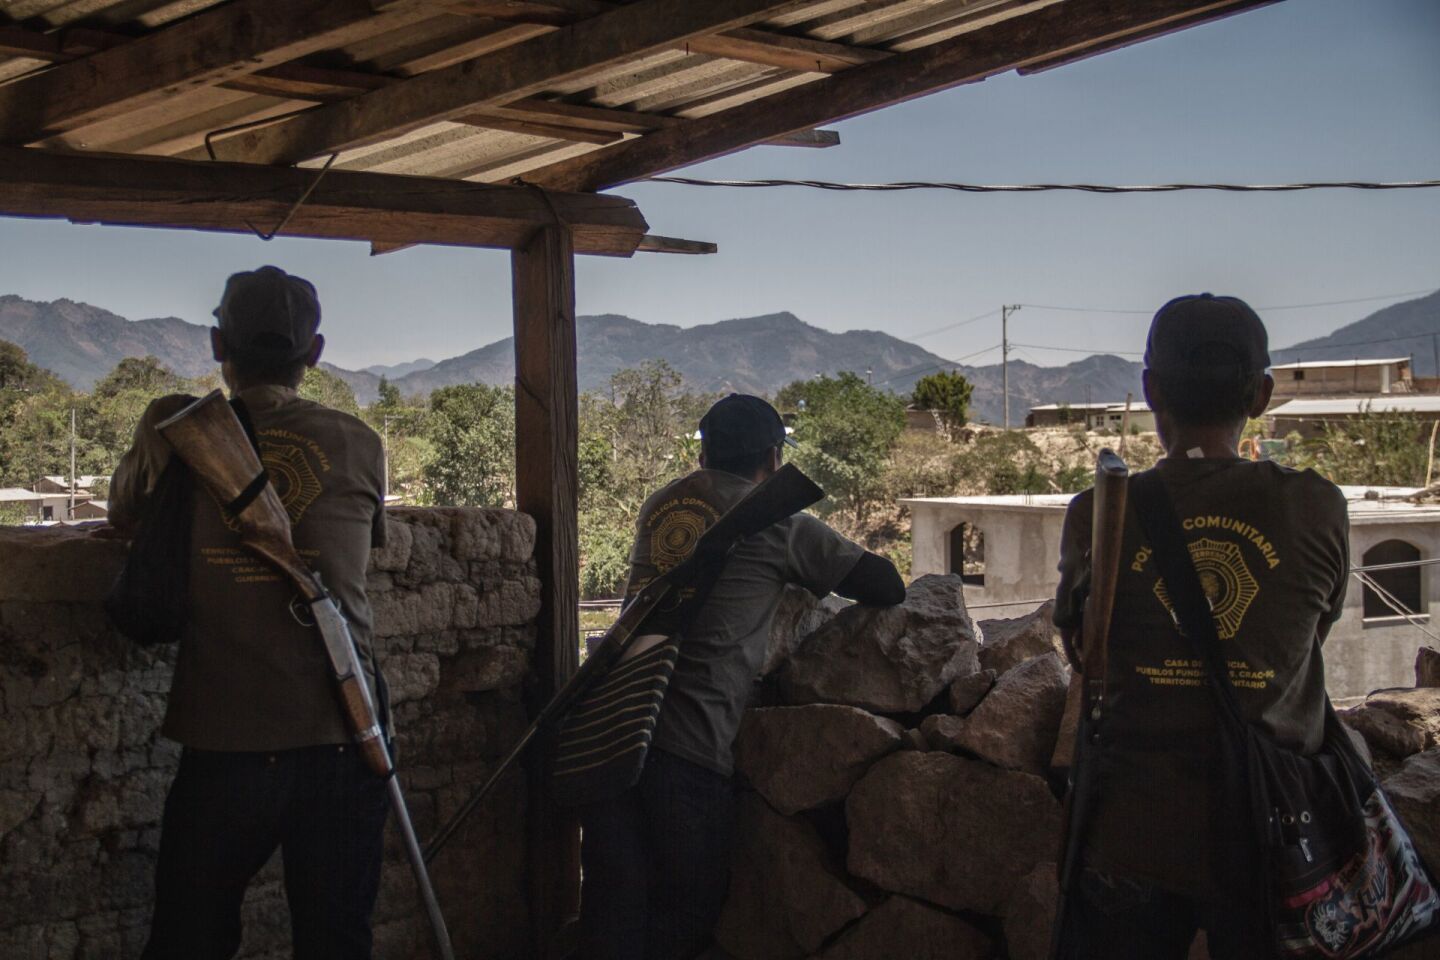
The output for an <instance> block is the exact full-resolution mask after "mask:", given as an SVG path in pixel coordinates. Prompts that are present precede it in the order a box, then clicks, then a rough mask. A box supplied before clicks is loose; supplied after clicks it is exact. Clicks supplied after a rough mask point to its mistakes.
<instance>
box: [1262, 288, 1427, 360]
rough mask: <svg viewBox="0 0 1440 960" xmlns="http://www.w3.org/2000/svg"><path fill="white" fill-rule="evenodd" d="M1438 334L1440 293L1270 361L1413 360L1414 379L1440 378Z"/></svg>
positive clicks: (1382, 312) (1373, 316)
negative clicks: (1409, 357) (1437, 351)
mask: <svg viewBox="0 0 1440 960" xmlns="http://www.w3.org/2000/svg"><path fill="white" fill-rule="evenodd" d="M1437 334H1440V290H1437V291H1436V292H1434V293H1432V294H1430V295H1429V296H1427V297H1421V298H1420V299H1418V300H1406V301H1405V302H1403V303H1396V304H1391V305H1390V306H1388V307H1384V308H1382V309H1380V310H1376V311H1375V312H1374V313H1372V314H1370V316H1368V317H1366V318H1365V319H1364V320H1357V321H1356V322H1355V323H1352V324H1349V325H1347V326H1343V327H1341V328H1340V329H1339V330H1336V331H1335V332H1334V333H1332V334H1330V335H1329V336H1328V337H1316V338H1315V339H1314V340H1306V341H1304V342H1303V343H1297V344H1295V345H1294V346H1293V347H1286V348H1285V349H1283V350H1271V351H1270V359H1271V360H1272V361H1274V362H1275V363H1293V362H1295V361H1297V360H1357V359H1358V360H1368V359H1374V358H1376V357H1408V356H1414V358H1415V364H1414V367H1413V368H1412V370H1413V373H1414V375H1415V376H1417V377H1435V376H1440V372H1437V370H1436V365H1435V361H1436V359H1437V358H1436V349H1437V345H1440V340H1437V339H1436V335H1437Z"/></svg>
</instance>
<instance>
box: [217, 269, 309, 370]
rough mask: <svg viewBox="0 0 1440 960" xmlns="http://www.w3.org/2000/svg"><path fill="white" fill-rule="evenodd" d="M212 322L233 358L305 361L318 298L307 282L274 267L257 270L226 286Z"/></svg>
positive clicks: (232, 278)
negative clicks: (214, 323) (216, 323)
mask: <svg viewBox="0 0 1440 960" xmlns="http://www.w3.org/2000/svg"><path fill="white" fill-rule="evenodd" d="M215 318H216V319H217V320H218V321H219V327H220V335H221V336H222V337H224V338H225V345H226V346H227V347H228V348H229V349H230V350H231V351H233V352H234V353H235V354H237V355H239V356H241V357H244V358H245V359H248V360H259V361H263V362H266V363H288V362H289V361H292V360H299V359H300V358H301V357H303V356H305V354H306V353H308V352H309V350H310V347H311V345H312V344H313V343H314V342H315V331H316V330H317V329H318V328H319V326H320V298H319V297H318V296H316V294H315V287H314V285H313V284H311V283H310V281H308V280H302V279H301V278H300V277H295V276H291V275H290V274H288V273H286V272H285V271H284V270H281V269H280V268H279V267H268V266H267V267H261V268H260V269H259V270H250V271H247V272H244V273H236V274H232V275H231V276H230V279H229V280H227V281H225V293H224V295H223V296H222V297H221V298H220V306H218V307H216V308H215Z"/></svg>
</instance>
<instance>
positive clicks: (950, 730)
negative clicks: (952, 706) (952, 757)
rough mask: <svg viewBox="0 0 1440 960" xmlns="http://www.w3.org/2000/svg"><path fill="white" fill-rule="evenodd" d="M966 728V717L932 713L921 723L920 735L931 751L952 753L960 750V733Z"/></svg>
mask: <svg viewBox="0 0 1440 960" xmlns="http://www.w3.org/2000/svg"><path fill="white" fill-rule="evenodd" d="M964 728H965V718H964V717H952V716H951V715H950V714H948V713H932V714H930V716H928V717H926V718H925V719H924V720H922V721H921V722H920V734H921V735H922V736H923V737H924V738H925V745H926V746H927V747H928V748H929V749H931V750H945V751H948V752H951V753H954V752H955V750H956V749H958V748H959V746H960V743H959V741H960V731H961V730H963V729H964Z"/></svg>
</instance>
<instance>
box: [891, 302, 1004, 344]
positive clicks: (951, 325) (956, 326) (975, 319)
mask: <svg viewBox="0 0 1440 960" xmlns="http://www.w3.org/2000/svg"><path fill="white" fill-rule="evenodd" d="M999 312H1000V308H999V307H996V308H995V309H994V310H986V311H985V312H984V313H982V314H979V315H978V316H974V317H971V318H970V319H969V320H961V321H960V322H959V323H947V324H945V326H943V327H936V328H935V329H934V330H926V331H925V332H924V333H912V334H910V336H909V339H911V340H920V339H923V338H924V337H933V336H934V335H935V334H937V333H944V332H945V331H947V330H957V329H959V328H960V327H965V326H969V325H970V324H972V323H979V322H980V321H981V320H984V319H985V318H986V317H993V316H995V314H997V313H999Z"/></svg>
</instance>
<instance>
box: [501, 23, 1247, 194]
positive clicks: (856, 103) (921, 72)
mask: <svg viewBox="0 0 1440 960" xmlns="http://www.w3.org/2000/svg"><path fill="white" fill-rule="evenodd" d="M1273 2H1275V0H1066V2H1065V3H1061V4H1057V5H1055V6H1049V7H1045V8H1042V9H1040V10H1037V11H1035V12H1033V13H1028V14H1025V15H1023V16H1019V17H1015V18H1014V19H1010V20H1006V21H1004V22H1002V23H1000V24H997V25H996V26H993V27H990V28H988V29H985V30H979V31H976V32H973V33H967V34H964V35H962V36H959V37H955V38H953V39H950V40H946V41H944V42H941V43H937V44H935V45H933V46H929V47H923V48H921V49H919V50H916V51H913V52H909V53H903V54H897V55H895V56H894V57H891V58H890V59H888V60H885V61H883V62H880V63H875V64H870V65H868V66H864V67H856V68H855V69H853V70H847V71H845V72H843V73H839V74H836V75H834V76H832V77H827V78H825V79H823V80H818V81H816V82H814V83H810V84H807V85H805V86H802V87H797V88H795V89H793V90H789V91H785V92H782V93H778V94H776V95H774V96H770V97H766V98H763V99H760V100H756V101H754V102H752V103H747V104H743V105H741V106H738V107H734V108H732V109H729V110H725V111H722V112H720V113H715V114H711V115H709V116H705V117H700V118H697V119H694V120H689V121H687V122H686V123H685V124H683V125H681V126H675V127H669V128H666V129H664V130H657V131H655V132H653V133H650V134H647V135H645V136H643V137H639V138H636V139H632V140H628V141H626V142H625V143H621V144H616V145H615V146H613V147H606V148H602V149H600V150H596V151H593V152H591V153H587V154H584V155H582V156H579V157H575V158H573V159H570V160H562V161H560V162H558V163H553V164H550V165H548V166H545V167H539V168H537V169H535V170H531V171H529V172H527V173H526V175H525V177H526V179H527V180H529V181H531V182H534V183H539V184H542V185H544V186H546V187H549V188H551V189H557V190H602V189H605V188H606V187H612V186H616V185H618V184H621V183H628V182H630V181H633V180H639V179H642V178H644V177H648V176H653V175H655V174H658V173H662V172H664V171H667V170H674V169H677V168H679V167H685V166H689V165H691V164H693V163H699V162H700V161H702V160H708V159H711V158H712V157H718V156H722V155H724V154H727V153H734V152H735V151H737V150H742V149H744V148H745V147H749V146H753V145H755V144H758V143H763V142H765V141H767V140H771V139H773V138H775V137H778V136H783V135H784V134H787V133H792V132H794V131H797V130H805V129H809V128H812V127H815V126H817V125H819V124H822V123H830V122H833V121H837V120H843V119H845V118H847V117H853V116H856V115H858V114H862V113H867V112H869V111H871V110H876V109H879V108H880V107H884V106H888V105H890V104H893V103H899V102H901V101H904V100H910V99H913V98H915V97H919V96H923V95H925V94H927V93H933V92H935V91H937V90H943V89H946V88H947V87H953V86H958V85H960V84H963V83H973V82H975V81H977V80H983V79H984V78H986V77H989V76H994V75H996V74H999V73H1003V72H1005V71H1007V70H1013V69H1017V68H1023V67H1028V66H1031V65H1036V64H1042V63H1048V62H1053V61H1055V60H1056V59H1058V58H1063V57H1073V56H1077V55H1080V54H1082V53H1084V52H1085V51H1089V50H1093V49H1097V48H1101V47H1107V46H1114V45H1116V44H1120V43H1125V42H1133V41H1134V40H1135V39H1138V38H1141V37H1146V36H1154V35H1156V34H1158V33H1165V32H1169V31H1171V30H1174V29H1179V28H1181V27H1184V26H1189V25H1192V24H1194V23H1198V22H1201V21H1203V20H1209V19H1214V18H1217V17H1222V16H1227V15H1229V14H1232V13H1237V12H1239V11H1241V10H1245V9H1249V8H1252V7H1257V6H1262V5H1265V4H1267V3H1273Z"/></svg>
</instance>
